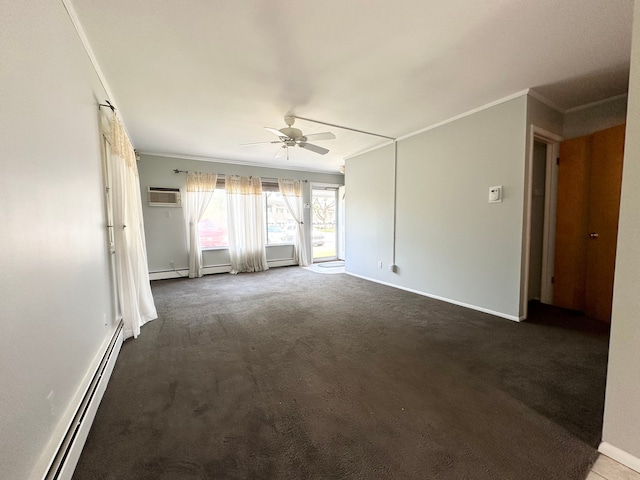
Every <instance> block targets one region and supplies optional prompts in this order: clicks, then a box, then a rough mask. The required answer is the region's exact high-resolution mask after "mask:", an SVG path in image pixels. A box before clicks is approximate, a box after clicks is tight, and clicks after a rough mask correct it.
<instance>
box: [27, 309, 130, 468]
mask: <svg viewBox="0 0 640 480" xmlns="http://www.w3.org/2000/svg"><path fill="white" fill-rule="evenodd" d="M116 332H117V339H116V345H115V346H114V349H113V351H112V353H111V356H110V357H109V363H111V362H112V361H113V363H115V361H116V359H117V357H118V353H119V352H120V346H121V345H122V339H123V336H122V328H121V322H120V323H119V324H118V327H117V328H116V329H115V330H114V332H113V333H114V335H115V334H116ZM114 335H109V337H108V338H106V339H105V340H104V342H103V344H102V345H101V346H100V349H99V350H98V353H97V354H96V356H95V357H94V359H93V361H92V362H91V366H90V367H89V369H88V370H87V372H86V374H85V376H84V378H83V379H82V381H81V382H80V387H79V388H78V390H77V391H76V393H75V395H74V396H73V399H72V400H71V402H69V406H68V408H67V410H66V412H65V414H64V415H63V417H62V420H61V421H60V423H59V424H58V426H57V427H56V430H55V431H54V434H53V435H52V436H51V439H50V441H49V444H48V445H47V446H46V448H45V449H44V452H43V454H42V456H41V457H40V460H39V462H38V464H37V465H36V468H35V469H34V470H33V474H32V478H45V477H46V475H47V473H48V472H49V470H50V469H51V467H52V465H53V462H54V461H55V459H56V455H57V454H58V452H59V451H60V449H61V448H62V446H63V442H64V441H65V438H66V435H67V433H68V432H69V431H70V430H71V429H72V428H73V427H74V425H73V422H74V419H75V418H76V416H77V415H78V413H79V411H80V408H81V406H82V404H83V400H84V399H85V397H86V395H87V393H88V392H89V388H90V387H91V384H92V381H93V379H94V378H95V376H96V374H97V373H98V369H99V368H100V365H101V363H102V361H103V360H104V358H105V355H107V354H108V350H109V346H110V345H111V343H112V342H113V339H114ZM111 369H112V367H111ZM110 375H111V370H109V371H108V373H106V370H105V374H104V375H103V376H102V378H101V380H100V382H104V387H105V388H106V384H107V383H108V381H109V378H110ZM102 392H104V389H102ZM94 398H96V396H95V395H94ZM101 398H102V393H100V395H99V397H98V398H97V402H98V404H99V403H100V399H101ZM96 409H97V405H96ZM93 416H95V411H94V412H93ZM93 416H91V417H90V418H88V417H87V416H86V415H85V417H84V418H86V419H87V420H88V424H87V425H86V426H87V430H86V433H88V431H89V428H90V427H91V422H93ZM81 428H82V429H83V431H84V428H85V427H84V426H82V427H81ZM84 438H85V439H86V435H85V437H84ZM83 444H84V440H83V441H82V445H83ZM82 445H80V444H79V445H78V446H79V447H80V451H81V450H82ZM71 448H72V449H75V448H76V445H75V442H74V445H72V447H71ZM74 455H75V454H74ZM79 456H80V452H79V451H78V456H77V458H75V462H77V461H78V458H79ZM65 468H66V467H65ZM73 468H75V464H74V465H73ZM73 468H72V469H71V473H73ZM70 477H71V475H69V477H65V478H70Z"/></svg>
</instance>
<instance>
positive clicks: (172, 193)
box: [148, 187, 182, 207]
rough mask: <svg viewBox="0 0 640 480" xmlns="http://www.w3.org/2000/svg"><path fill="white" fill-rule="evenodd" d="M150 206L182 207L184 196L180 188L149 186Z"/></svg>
mask: <svg viewBox="0 0 640 480" xmlns="http://www.w3.org/2000/svg"><path fill="white" fill-rule="evenodd" d="M148 190H149V197H148V198H149V206H150V207H181V206H182V197H181V196H180V189H179V188H172V187H148Z"/></svg>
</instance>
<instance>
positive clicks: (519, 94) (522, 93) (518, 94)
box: [344, 89, 544, 160]
mask: <svg viewBox="0 0 640 480" xmlns="http://www.w3.org/2000/svg"><path fill="white" fill-rule="evenodd" d="M531 91H532V90H531V89H526V90H521V91H519V92H516V93H513V94H511V95H507V96H506V97H502V98H500V99H498V100H494V101H493V102H489V103H487V104H485V105H482V106H480V107H477V108H474V109H472V110H468V111H466V112H464V113H461V114H459V115H455V116H453V117H450V118H447V119H446V120H443V121H441V122H438V123H434V124H433V125H429V126H428V127H425V128H422V129H420V130H416V131H415V132H411V133H407V134H406V135H402V136H401V137H398V138H397V139H396V140H395V141H400V140H405V139H407V138H410V137H413V136H415V135H419V134H421V133H424V132H428V131H429V130H433V129H434V128H438V127H441V126H443V125H446V124H447V123H451V122H455V121H456V120H460V119H461V118H464V117H468V116H470V115H473V114H475V113H478V112H481V111H483V110H487V109H489V108H492V107H495V106H497V105H500V104H502V103H505V102H509V101H511V100H514V99H516V98H519V97H522V96H525V95H528V94H530V92H531ZM536 95H537V94H536ZM534 98H536V97H534ZM543 98H544V97H543ZM540 101H542V100H540ZM392 143H393V141H390V142H385V143H384V144H383V145H378V146H377V147H372V148H370V149H368V150H363V151H361V152H358V153H354V154H352V155H347V156H345V157H344V159H345V160H348V159H350V158H354V157H357V156H360V155H364V154H365V153H369V152H372V151H374V150H378V149H380V148H383V147H386V146H388V145H391V144H392Z"/></svg>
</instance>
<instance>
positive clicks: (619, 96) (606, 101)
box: [564, 93, 629, 113]
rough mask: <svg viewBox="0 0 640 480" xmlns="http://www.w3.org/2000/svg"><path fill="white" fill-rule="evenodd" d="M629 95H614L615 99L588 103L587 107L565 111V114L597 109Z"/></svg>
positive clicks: (610, 98)
mask: <svg viewBox="0 0 640 480" xmlns="http://www.w3.org/2000/svg"><path fill="white" fill-rule="evenodd" d="M628 96H629V94H627V93H621V94H620V95H614V96H613V97H609V98H605V99H604V100H597V101H595V102H591V103H587V104H586V105H580V106H578V107H573V108H569V109H568V110H565V112H564V113H573V112H579V111H580V110H585V109H587V108H592V107H597V106H598V105H603V104H605V103H609V102H615V101H616V100H620V99H621V98H624V97H628Z"/></svg>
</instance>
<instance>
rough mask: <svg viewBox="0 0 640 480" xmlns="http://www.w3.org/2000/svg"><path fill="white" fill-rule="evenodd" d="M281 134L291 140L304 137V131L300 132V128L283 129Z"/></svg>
mask: <svg viewBox="0 0 640 480" xmlns="http://www.w3.org/2000/svg"><path fill="white" fill-rule="evenodd" d="M280 132H281V133H282V134H283V135H285V136H287V137H289V138H293V139H294V140H298V139H299V138H301V137H302V130H300V129H299V128H293V127H286V128H281V129H280Z"/></svg>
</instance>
